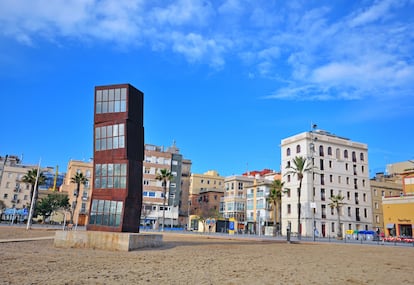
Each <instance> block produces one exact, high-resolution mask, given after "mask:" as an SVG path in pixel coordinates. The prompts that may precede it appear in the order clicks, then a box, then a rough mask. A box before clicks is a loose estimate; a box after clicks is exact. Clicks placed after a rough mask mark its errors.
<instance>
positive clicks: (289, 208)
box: [287, 204, 292, 214]
mask: <svg viewBox="0 0 414 285" xmlns="http://www.w3.org/2000/svg"><path fill="white" fill-rule="evenodd" d="M291 211H292V207H291V206H290V204H287V213H288V214H290V213H291Z"/></svg>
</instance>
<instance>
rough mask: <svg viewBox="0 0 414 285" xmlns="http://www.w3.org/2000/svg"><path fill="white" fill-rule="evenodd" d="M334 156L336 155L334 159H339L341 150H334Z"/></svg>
mask: <svg viewBox="0 0 414 285" xmlns="http://www.w3.org/2000/svg"><path fill="white" fill-rule="evenodd" d="M335 156H336V159H341V151H340V150H339V148H337V149H336V150H335Z"/></svg>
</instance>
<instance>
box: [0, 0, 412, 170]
mask: <svg viewBox="0 0 414 285" xmlns="http://www.w3.org/2000/svg"><path fill="white" fill-rule="evenodd" d="M0 27H1V29H0V66H1V68H0V84H1V91H0V93H1V96H0V102H1V106H2V108H1V111H0V122H1V134H2V135H1V140H0V154H1V155H5V154H17V155H22V154H23V158H24V162H25V163H33V164H36V163H37V162H38V160H39V158H41V159H42V165H44V166H46V165H48V166H55V165H59V168H60V169H61V170H62V171H65V170H66V166H67V162H68V160H69V159H80V160H82V159H88V158H90V157H92V155H93V151H92V128H93V89H94V86H96V85H107V84H116V83H131V84H132V85H134V86H135V87H137V88H138V89H140V90H141V91H143V92H144V93H145V97H144V104H145V107H144V108H145V110H144V125H145V141H146V143H150V144H156V145H165V146H168V145H171V144H172V142H173V141H174V140H175V141H176V143H177V146H178V147H179V148H180V150H181V153H182V154H183V155H184V157H185V158H188V159H191V160H192V162H193V167H192V171H193V172H195V173H202V172H205V171H207V170H210V169H216V170H218V172H219V173H220V174H221V175H225V176H227V175H232V174H241V173H242V172H245V171H246V170H247V169H248V170H259V169H263V168H271V169H275V170H280V147H279V145H280V142H281V140H282V139H284V138H286V137H289V136H292V135H295V134H297V133H301V132H304V131H308V130H309V129H310V126H311V124H312V123H316V124H318V126H319V128H321V129H323V130H327V131H329V132H331V133H334V134H337V135H339V136H343V137H348V138H350V139H351V140H353V141H358V142H362V143H366V144H368V148H369V152H368V154H369V167H370V175H371V176H373V175H374V174H375V173H376V172H380V171H384V170H385V166H386V164H388V163H393V162H400V161H405V160H408V159H413V158H414V151H413V144H412V141H413V139H414V132H413V131H414V130H413V124H412V123H413V118H414V116H413V114H414V96H413V94H414V93H413V91H414V1H413V0H405V1H404V0H401V1H398V0H393V1H387V0H385V1H368V0H362V1H348V0H338V1H309V0H303V1H295V0H293V1H268V0H263V1H262V0H227V1H226V0H222V1H202V0H177V1H167V0H163V1H161V0H159V1H158V0H154V1H144V0H137V1H128V0H118V1H111V0H70V1H67V0H55V1H46V0H31V1H25V0H0Z"/></svg>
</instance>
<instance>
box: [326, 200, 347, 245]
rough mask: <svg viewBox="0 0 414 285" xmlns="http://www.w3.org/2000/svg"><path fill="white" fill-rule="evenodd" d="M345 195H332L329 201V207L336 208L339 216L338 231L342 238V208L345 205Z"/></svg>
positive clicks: (338, 236)
mask: <svg viewBox="0 0 414 285" xmlns="http://www.w3.org/2000/svg"><path fill="white" fill-rule="evenodd" d="M344 198H345V197H343V196H342V195H341V194H338V195H333V196H332V197H329V199H330V200H331V203H329V204H328V205H329V207H331V209H336V215H337V216H338V231H337V238H338V239H341V238H342V228H341V208H342V206H343V205H345V203H344V202H342V201H343V200H344Z"/></svg>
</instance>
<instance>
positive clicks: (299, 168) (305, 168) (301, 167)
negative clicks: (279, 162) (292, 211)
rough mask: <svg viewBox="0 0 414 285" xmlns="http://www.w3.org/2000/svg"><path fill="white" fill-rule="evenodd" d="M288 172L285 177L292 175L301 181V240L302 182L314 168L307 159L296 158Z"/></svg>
mask: <svg viewBox="0 0 414 285" xmlns="http://www.w3.org/2000/svg"><path fill="white" fill-rule="evenodd" d="M286 168H287V169H288V171H287V172H286V173H285V175H289V174H292V175H293V176H295V175H296V176H297V178H298V180H299V187H298V189H297V190H298V237H299V238H300V236H301V232H302V225H301V223H300V215H301V204H300V195H301V191H302V181H303V177H304V175H305V173H307V172H310V171H312V169H313V167H312V166H311V165H310V163H309V162H307V159H306V158H305V157H303V156H296V157H295V158H294V159H293V166H288V167H286Z"/></svg>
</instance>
